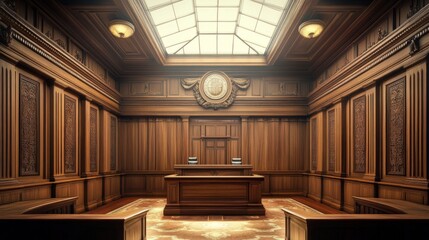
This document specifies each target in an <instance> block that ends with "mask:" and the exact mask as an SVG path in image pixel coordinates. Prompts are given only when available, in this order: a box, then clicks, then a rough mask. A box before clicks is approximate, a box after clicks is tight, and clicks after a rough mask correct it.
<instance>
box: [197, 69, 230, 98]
mask: <svg viewBox="0 0 429 240" xmlns="http://www.w3.org/2000/svg"><path fill="white" fill-rule="evenodd" d="M231 89H232V84H231V80H230V79H229V78H228V76H227V75H226V74H225V73H223V72H217V71H214V72H208V73H206V74H205V75H204V76H203V77H202V79H201V83H200V89H199V90H200V93H201V97H202V98H203V99H204V100H205V101H207V102H208V103H214V104H220V103H222V102H224V101H225V100H227V99H228V98H229V97H230V95H231Z"/></svg>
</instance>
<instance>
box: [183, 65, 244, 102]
mask: <svg viewBox="0 0 429 240" xmlns="http://www.w3.org/2000/svg"><path fill="white" fill-rule="evenodd" d="M181 84H182V87H183V88H185V89H193V91H194V96H195V98H196V99H197V102H198V104H200V105H201V106H202V107H204V108H214V109H218V108H226V107H229V106H230V105H231V104H232V103H233V102H234V98H235V96H236V95H237V91H238V89H241V90H244V89H247V88H248V87H249V85H250V81H249V80H248V79H244V78H229V77H228V76H227V75H226V74H225V73H223V72H219V71H211V72H208V73H206V74H204V76H203V77H202V78H185V79H182V81H181Z"/></svg>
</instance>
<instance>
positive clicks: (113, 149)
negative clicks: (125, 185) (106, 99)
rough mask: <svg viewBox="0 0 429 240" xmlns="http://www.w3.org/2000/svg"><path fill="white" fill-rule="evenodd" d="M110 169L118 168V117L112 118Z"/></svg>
mask: <svg viewBox="0 0 429 240" xmlns="http://www.w3.org/2000/svg"><path fill="white" fill-rule="evenodd" d="M110 170H112V171H114V170H116V118H115V117H113V116H112V117H111V118H110Z"/></svg>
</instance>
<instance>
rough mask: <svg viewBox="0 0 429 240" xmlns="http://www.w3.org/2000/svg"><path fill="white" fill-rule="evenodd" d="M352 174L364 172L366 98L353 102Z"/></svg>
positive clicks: (362, 97) (359, 98)
mask: <svg viewBox="0 0 429 240" xmlns="http://www.w3.org/2000/svg"><path fill="white" fill-rule="evenodd" d="M353 110H354V111H353V143H354V144H353V151H354V152H353V172H355V173H365V171H366V96H365V95H363V96H361V97H358V98H356V99H355V100H353Z"/></svg>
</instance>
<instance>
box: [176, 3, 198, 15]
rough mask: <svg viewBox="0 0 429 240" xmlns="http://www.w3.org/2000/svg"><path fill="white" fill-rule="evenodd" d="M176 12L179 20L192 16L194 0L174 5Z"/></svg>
mask: <svg viewBox="0 0 429 240" xmlns="http://www.w3.org/2000/svg"><path fill="white" fill-rule="evenodd" d="M173 7H174V12H175V14H176V17H177V18H180V17H183V16H186V15H189V14H192V13H193V12H194V6H193V3H192V0H182V1H179V2H176V3H174V4H173Z"/></svg>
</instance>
